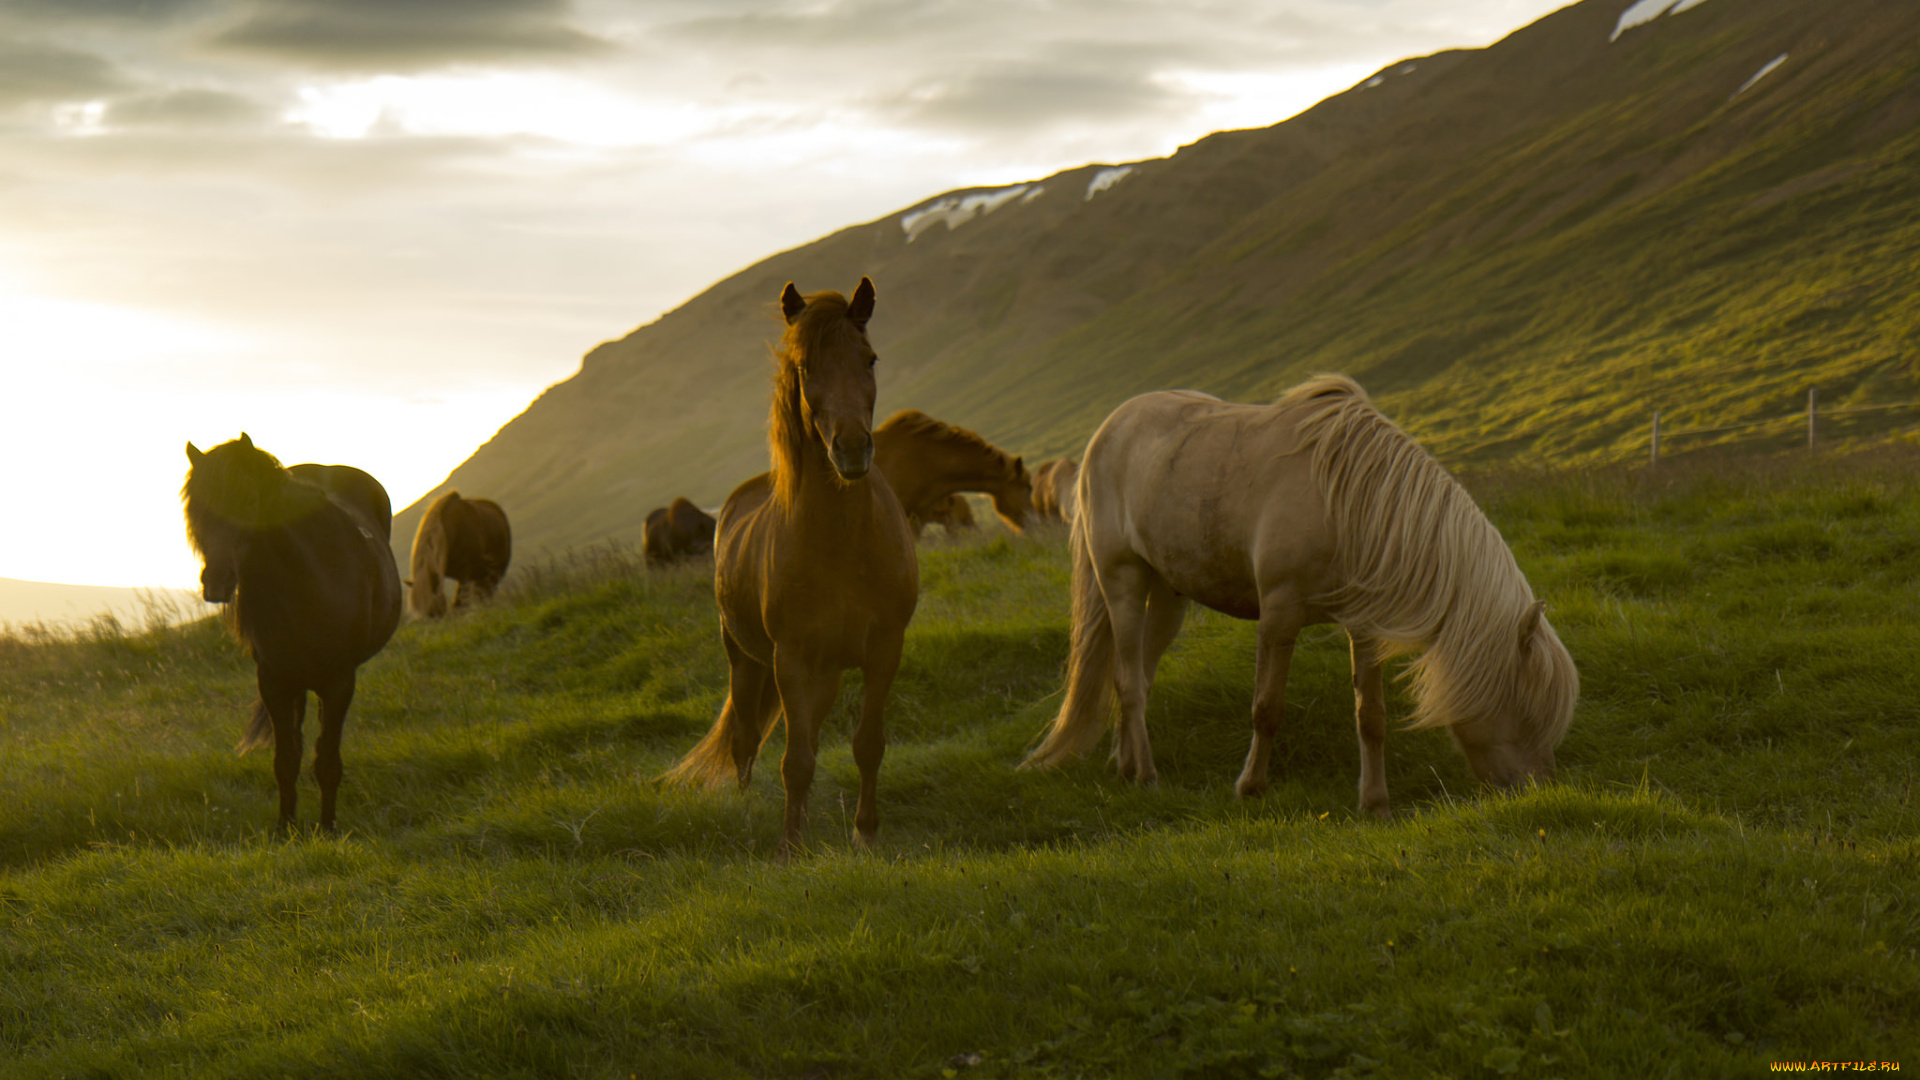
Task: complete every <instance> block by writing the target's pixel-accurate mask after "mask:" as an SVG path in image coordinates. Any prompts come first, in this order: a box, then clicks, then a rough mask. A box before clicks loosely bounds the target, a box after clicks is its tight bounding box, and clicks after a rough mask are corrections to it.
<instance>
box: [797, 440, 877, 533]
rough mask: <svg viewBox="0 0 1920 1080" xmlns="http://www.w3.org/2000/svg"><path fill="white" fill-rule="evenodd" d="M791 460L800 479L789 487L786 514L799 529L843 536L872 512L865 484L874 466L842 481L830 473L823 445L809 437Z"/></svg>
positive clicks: (870, 494)
mask: <svg viewBox="0 0 1920 1080" xmlns="http://www.w3.org/2000/svg"><path fill="white" fill-rule="evenodd" d="M792 460H793V461H794V463H795V464H796V465H797V466H798V467H799V471H800V472H799V481H800V482H799V483H798V484H797V485H795V487H794V489H793V492H794V494H793V499H792V500H791V502H790V504H789V505H788V506H787V507H786V517H787V520H788V521H790V522H792V523H793V525H794V527H795V528H796V529H798V530H799V531H800V532H802V533H804V534H808V535H819V536H831V537H845V536H846V535H847V533H848V530H849V528H850V526H853V525H856V524H862V523H864V522H866V521H867V520H868V518H870V517H871V516H872V513H873V492H872V490H871V489H870V488H869V486H868V485H869V484H871V483H872V482H873V480H872V478H873V477H874V476H876V475H877V470H876V471H874V472H869V473H868V474H867V479H865V480H856V481H854V482H853V483H851V484H847V483H842V482H841V481H840V478H839V477H838V476H836V475H835V474H834V471H833V463H832V462H831V461H829V460H828V459H827V451H826V449H825V448H824V447H822V446H820V444H818V443H816V442H814V441H813V440H811V439H809V440H807V443H806V445H805V446H803V447H801V448H800V450H799V452H798V453H797V454H795V455H793V457H792Z"/></svg>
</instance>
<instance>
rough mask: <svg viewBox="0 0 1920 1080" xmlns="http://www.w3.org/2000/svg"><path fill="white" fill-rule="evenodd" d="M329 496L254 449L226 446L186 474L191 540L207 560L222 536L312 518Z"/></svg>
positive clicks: (184, 495)
mask: <svg viewBox="0 0 1920 1080" xmlns="http://www.w3.org/2000/svg"><path fill="white" fill-rule="evenodd" d="M326 501H327V496H326V493H325V492H323V491H321V490H320V489H319V488H317V487H315V486H313V485H312V484H306V483H301V482H299V481H297V480H295V479H294V478H293V477H291V476H289V475H288V473H287V470H286V469H284V468H282V467H281V466H280V459H278V458H276V457H274V456H273V455H272V454H269V453H267V452H266V451H265V450H262V449H260V448H258V447H255V446H242V445H241V444H239V443H237V442H232V443H224V444H222V445H220V446H217V447H215V448H214V449H213V450H211V451H209V452H208V453H207V454H206V456H204V457H203V458H202V459H201V461H200V464H198V465H196V466H195V467H194V468H193V469H191V470H189V471H188V473H187V482H186V483H185V484H184V485H182V486H181V488H180V502H181V504H182V506H183V508H184V509H185V511H186V517H187V540H188V542H189V543H191V544H192V545H193V550H194V551H195V552H196V553H198V554H200V555H202V556H204V555H206V553H207V545H208V544H209V543H211V542H213V541H215V540H216V538H218V537H219V536H221V535H223V534H224V535H227V536H231V535H233V534H234V533H254V532H260V531H262V530H265V529H272V528H278V527H279V526H282V525H286V524H288V523H289V522H293V521H298V520H300V519H301V518H304V517H306V516H307V515H308V514H311V513H312V512H313V511H314V510H315V509H317V508H318V507H319V506H320V505H321V504H323V503H325V502H326Z"/></svg>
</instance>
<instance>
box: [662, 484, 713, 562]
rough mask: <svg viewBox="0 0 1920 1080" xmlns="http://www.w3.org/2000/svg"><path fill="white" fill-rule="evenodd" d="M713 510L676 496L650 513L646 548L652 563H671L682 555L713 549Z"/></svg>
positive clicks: (690, 555) (684, 556)
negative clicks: (707, 510) (706, 509)
mask: <svg viewBox="0 0 1920 1080" xmlns="http://www.w3.org/2000/svg"><path fill="white" fill-rule="evenodd" d="M716 524H718V522H716V521H715V520H714V517H713V515H712V514H709V513H707V512H706V511H705V510H702V509H700V508H699V507H697V506H695V505H693V504H692V503H690V502H688V501H687V500H686V499H685V498H678V499H675V500H673V504H672V505H671V506H662V507H660V508H659V509H657V510H655V511H654V512H653V513H651V514H648V515H647V528H646V544H645V548H644V550H645V552H646V558H647V565H648V566H649V567H661V566H670V565H672V564H673V563H676V562H679V561H680V560H682V559H691V558H693V557H695V556H697V555H706V554H709V553H710V552H712V551H713V529H714V526H715V525H716Z"/></svg>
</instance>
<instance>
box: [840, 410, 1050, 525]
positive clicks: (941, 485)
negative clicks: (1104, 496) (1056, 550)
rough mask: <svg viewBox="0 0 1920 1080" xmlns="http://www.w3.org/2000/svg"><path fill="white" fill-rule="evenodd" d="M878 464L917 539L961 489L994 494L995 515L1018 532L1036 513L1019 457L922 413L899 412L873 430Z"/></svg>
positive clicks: (874, 457) (874, 448) (992, 495)
mask: <svg viewBox="0 0 1920 1080" xmlns="http://www.w3.org/2000/svg"><path fill="white" fill-rule="evenodd" d="M873 464H874V467H875V468H877V469H879V470H880V471H881V472H882V473H884V474H886V477H887V483H888V485H889V486H891V487H892V488H893V491H894V494H895V495H897V496H898V497H899V499H900V505H901V507H902V508H904V509H905V510H906V512H907V518H908V520H910V521H912V522H913V523H914V533H915V535H918V534H919V531H920V528H921V527H923V526H924V525H925V524H926V523H927V522H928V521H931V520H933V518H932V515H933V513H934V512H935V511H936V509H937V508H938V507H939V506H940V505H941V504H942V503H944V502H946V501H947V499H948V497H949V496H952V495H955V494H958V493H959V492H962V491H977V492H980V493H981V494H984V495H988V496H991V497H992V498H993V509H994V512H995V513H996V514H998V515H999V516H1000V520H1002V521H1004V522H1006V523H1007V527H1008V528H1010V529H1012V530H1013V531H1014V532H1020V531H1022V530H1024V529H1025V528H1026V527H1027V517H1028V515H1030V514H1031V513H1032V512H1033V489H1032V482H1031V480H1030V479H1029V478H1028V476H1027V470H1026V466H1025V465H1023V464H1022V463H1021V460H1020V459H1019V458H1017V457H1015V456H1013V455H1012V454H1009V453H1007V452H1006V451H1004V450H1002V449H1000V448H999V447H997V446H995V445H993V444H992V443H990V442H988V441H987V440H985V439H983V438H981V437H980V436H978V435H976V434H974V433H973V432H971V431H968V430H967V429H966V428H963V427H955V426H954V425H952V424H948V423H944V422H942V421H939V420H935V419H934V418H933V417H931V416H928V415H927V414H926V413H923V412H921V411H920V410H918V409H907V410H905V411H903V412H897V413H894V414H893V415H892V416H889V417H887V422H886V423H884V424H881V425H880V426H879V427H878V428H877V429H875V430H874V433H873ZM971 516H972V515H971V513H969V515H968V517H969V518H971Z"/></svg>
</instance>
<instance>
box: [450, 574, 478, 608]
mask: <svg viewBox="0 0 1920 1080" xmlns="http://www.w3.org/2000/svg"><path fill="white" fill-rule="evenodd" d="M472 599H473V582H471V581H459V582H455V583H454V588H453V606H454V607H456V608H463V607H466V606H467V604H468V602H469V601H471V600H472Z"/></svg>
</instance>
